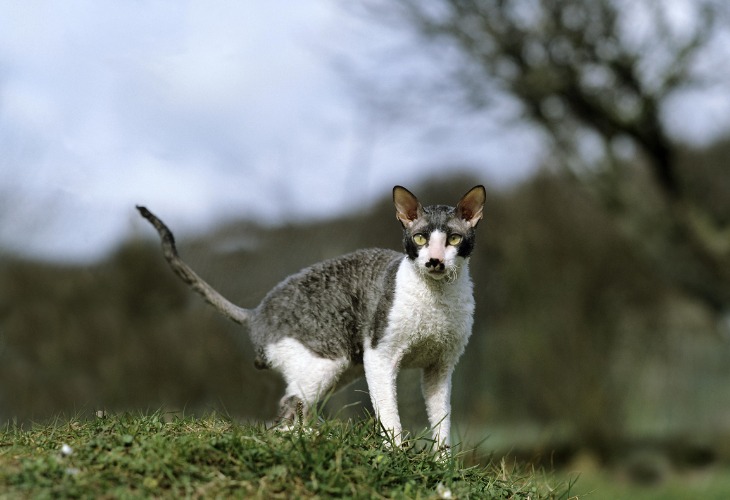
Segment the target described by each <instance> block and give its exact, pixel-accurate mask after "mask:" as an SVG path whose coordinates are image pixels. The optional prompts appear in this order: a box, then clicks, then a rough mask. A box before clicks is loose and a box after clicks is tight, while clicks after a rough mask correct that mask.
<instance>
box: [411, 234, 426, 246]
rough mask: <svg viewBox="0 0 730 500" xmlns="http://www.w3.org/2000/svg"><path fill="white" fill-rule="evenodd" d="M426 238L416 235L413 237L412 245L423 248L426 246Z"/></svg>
mask: <svg viewBox="0 0 730 500" xmlns="http://www.w3.org/2000/svg"><path fill="white" fill-rule="evenodd" d="M426 241H428V240H426V237H425V236H424V235H422V234H421V233H416V234H414V235H413V243H415V244H416V245H418V246H423V245H425V244H426Z"/></svg>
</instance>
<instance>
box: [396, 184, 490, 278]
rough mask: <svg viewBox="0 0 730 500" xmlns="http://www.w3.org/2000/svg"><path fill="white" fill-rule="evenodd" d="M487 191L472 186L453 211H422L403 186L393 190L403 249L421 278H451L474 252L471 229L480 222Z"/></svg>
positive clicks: (440, 207) (431, 208) (440, 208)
mask: <svg viewBox="0 0 730 500" xmlns="http://www.w3.org/2000/svg"><path fill="white" fill-rule="evenodd" d="M485 199H486V190H485V189H484V186H481V185H479V186H475V187H473V188H471V189H470V190H469V192H468V193H466V194H465V195H464V196H462V197H461V200H459V203H457V205H456V207H448V206H445V205H432V206H428V207H424V206H422V205H421V203H420V202H419V201H418V199H417V198H416V197H415V195H414V194H413V193H411V192H410V191H408V190H407V189H406V188H404V187H402V186H395V187H394V188H393V202H394V203H395V209H396V217H397V218H398V220H400V221H401V224H403V246H404V248H405V251H406V254H407V255H408V258H409V259H411V260H412V261H413V262H414V263H415V265H416V268H417V269H418V271H419V272H421V273H422V274H424V275H427V276H429V277H431V278H433V279H435V280H441V279H444V278H453V277H455V276H456V273H457V272H458V270H459V269H460V268H461V265H462V264H463V262H464V259H466V258H468V257H469V255H471V252H472V250H473V249H474V228H475V227H476V225H477V223H478V222H479V220H480V219H481V218H482V211H483V209H484V201H485Z"/></svg>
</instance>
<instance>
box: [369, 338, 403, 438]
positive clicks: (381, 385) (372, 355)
mask: <svg viewBox="0 0 730 500" xmlns="http://www.w3.org/2000/svg"><path fill="white" fill-rule="evenodd" d="M399 361H400V358H399V357H398V356H397V355H394V354H393V353H392V352H386V350H385V349H382V350H381V349H372V348H368V349H365V352H364V353H363V365H364V367H365V379H366V380H367V383H368V391H369V392H370V400H371V401H372V403H373V409H374V410H375V416H376V417H377V418H378V419H379V420H380V423H381V424H382V425H383V427H384V428H385V429H386V431H387V432H388V433H390V437H391V438H392V439H393V441H394V442H395V444H397V445H400V444H401V439H402V438H401V434H402V432H403V429H402V427H401V423H400V416H399V415H398V400H397V395H396V379H397V376H398V364H399Z"/></svg>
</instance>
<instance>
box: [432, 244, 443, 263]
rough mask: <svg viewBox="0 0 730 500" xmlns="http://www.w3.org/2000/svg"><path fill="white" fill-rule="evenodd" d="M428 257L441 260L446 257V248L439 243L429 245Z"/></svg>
mask: <svg viewBox="0 0 730 500" xmlns="http://www.w3.org/2000/svg"><path fill="white" fill-rule="evenodd" d="M428 258H429V259H431V260H438V261H441V262H443V261H444V260H445V259H446V249H445V248H443V247H442V246H441V245H429V246H428Z"/></svg>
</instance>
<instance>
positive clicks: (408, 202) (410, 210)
mask: <svg viewBox="0 0 730 500" xmlns="http://www.w3.org/2000/svg"><path fill="white" fill-rule="evenodd" d="M393 203H395V216H396V218H397V219H398V220H399V221H400V222H401V224H403V227H409V226H410V225H411V224H413V221H415V220H416V219H418V218H419V217H421V216H422V215H423V207H422V206H421V204H420V203H419V201H418V198H416V196H415V195H414V194H413V193H411V192H410V191H408V190H407V189H406V188H404V187H403V186H395V187H394V188H393Z"/></svg>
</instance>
